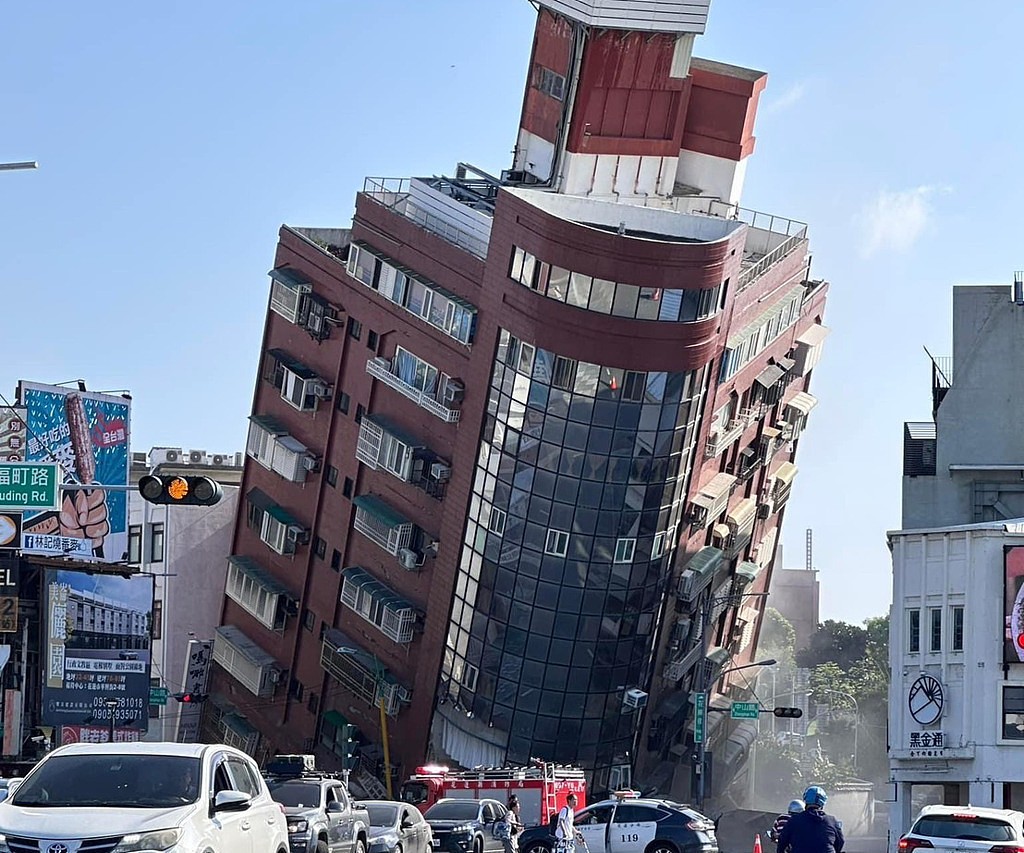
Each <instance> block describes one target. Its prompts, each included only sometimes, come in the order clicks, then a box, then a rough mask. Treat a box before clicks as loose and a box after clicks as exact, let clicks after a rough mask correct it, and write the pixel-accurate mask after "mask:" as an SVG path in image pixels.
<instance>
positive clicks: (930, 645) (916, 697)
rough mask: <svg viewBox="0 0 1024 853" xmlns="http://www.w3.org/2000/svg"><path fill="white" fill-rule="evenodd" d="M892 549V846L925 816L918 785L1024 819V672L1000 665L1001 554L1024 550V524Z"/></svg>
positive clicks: (943, 534) (943, 533) (929, 536)
mask: <svg viewBox="0 0 1024 853" xmlns="http://www.w3.org/2000/svg"><path fill="white" fill-rule="evenodd" d="M889 543H890V546H891V548H892V561H893V575H894V585H893V604H892V611H891V619H890V631H889V638H890V643H891V646H890V650H891V651H890V653H891V660H892V682H891V685H890V689H889V758H890V768H891V772H892V776H893V779H894V781H895V783H896V784H895V803H894V805H893V809H892V814H891V819H890V829H891V831H892V833H894V835H893V837H894V838H896V837H898V836H899V835H902V834H903V833H905V832H906V831H907V830H908V829H909V828H910V824H911V822H912V821H913V819H914V817H915V816H916V815H915V814H913V807H912V795H913V786H914V785H942V786H943V788H944V797H943V799H944V800H945V802H946V804H948V805H968V804H970V805H973V806H989V807H994V808H1015V809H1024V663H1009V664H1006V665H1005V666H1004V663H1003V653H1004V645H1005V641H1006V634H1007V627H1006V620H1005V617H1004V592H1003V590H1004V587H1003V584H1004V577H1005V575H1006V571H1005V569H1004V554H1007V553H1012V551H1007V550H1006V549H1012V548H1022V549H1024V521H1020V520H1017V521H1010V522H985V523H981V524H972V525H963V526H960V527H945V528H940V529H932V530H900V531H896V532H892V533H890V534H889ZM1021 558H1022V559H1024V551H1022V552H1021Z"/></svg>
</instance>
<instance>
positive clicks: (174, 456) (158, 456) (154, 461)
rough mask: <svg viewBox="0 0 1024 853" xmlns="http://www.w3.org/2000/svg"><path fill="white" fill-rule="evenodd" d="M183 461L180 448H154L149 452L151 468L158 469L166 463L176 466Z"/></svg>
mask: <svg viewBox="0 0 1024 853" xmlns="http://www.w3.org/2000/svg"><path fill="white" fill-rule="evenodd" d="M180 461H181V448H180V447H154V448H153V449H152V450H151V451H149V467H150V468H156V466H157V465H163V464H164V463H170V464H174V463H176V462H180Z"/></svg>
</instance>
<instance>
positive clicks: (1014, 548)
mask: <svg viewBox="0 0 1024 853" xmlns="http://www.w3.org/2000/svg"><path fill="white" fill-rule="evenodd" d="M1003 567H1004V569H1005V571H1004V573H1003V582H1004V587H1003V618H1004V624H1005V628H1004V633H1003V662H1004V663H1024V545H1008V546H1007V547H1006V548H1004V549H1003Z"/></svg>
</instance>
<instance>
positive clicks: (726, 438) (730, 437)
mask: <svg viewBox="0 0 1024 853" xmlns="http://www.w3.org/2000/svg"><path fill="white" fill-rule="evenodd" d="M756 415H757V411H756V410H755V409H750V408H748V409H741V410H740V412H739V414H738V415H737V416H736V417H734V418H733V419H732V420H731V421H729V423H728V425H727V426H726V427H725V429H724V430H721V431H719V430H718V429H717V428H716V429H712V431H711V432H710V433H709V434H708V443H707V445H706V446H705V448H704V455H705V456H706V457H707V458H708V459H713V458H714V457H716V456H718V454H720V453H721V452H722V451H723V450H725V449H726V448H727V447H730V446H732V444H733V443H734V442H735V441H736V440H737V439H739V437H740V436H741V435H743V432H744V430H746V428H747V427H748V426H750V424H751V422H752V421H753V420H754V418H755V416H756Z"/></svg>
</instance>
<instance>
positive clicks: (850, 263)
mask: <svg viewBox="0 0 1024 853" xmlns="http://www.w3.org/2000/svg"><path fill="white" fill-rule="evenodd" d="M3 19H4V36H5V38H4V51H3V52H2V53H0V102H2V105H3V116H4V121H3V123H2V124H0V161H11V160H27V159H36V160H38V161H39V163H40V169H39V170H38V171H36V172H8V173H0V287H2V293H3V299H4V302H3V317H4V320H5V322H4V337H3V340H4V344H5V346H4V349H5V354H6V357H5V358H4V360H3V362H0V392H2V393H4V394H9V393H11V392H12V391H13V388H14V385H15V382H16V380H17V379H18V378H28V379H36V380H39V381H48V382H61V381H65V380H71V379H76V378H79V377H82V378H84V379H86V380H87V381H88V383H89V387H90V389H95V390H117V389H124V388H127V389H130V390H131V391H132V393H133V395H134V401H135V402H134V413H133V414H134V418H133V429H134V441H133V445H134V447H135V449H136V450H145V449H148V448H149V447H150V446H153V445H171V446H182V447H186V448H201V449H205V450H208V451H211V452H224V451H234V450H236V449H241V448H242V447H243V445H244V434H245V417H246V416H247V414H248V412H249V408H250V402H251V398H252V389H253V383H254V377H255V369H256V356H257V353H258V350H259V344H260V338H261V334H262V324H263V316H264V312H265V307H266V296H267V288H268V283H267V278H266V271H267V270H268V269H269V268H270V266H271V263H272V261H273V253H274V245H275V242H276V234H277V229H278V228H279V226H280V225H281V223H284V222H287V223H289V224H292V225H316V226H339V227H343V226H345V225H347V223H348V222H349V220H350V218H351V214H352V210H353V205H354V194H355V192H356V191H357V190H358V189H360V188H361V186H362V178H363V177H364V176H365V175H386V176H405V175H409V174H437V173H442V172H449V171H450V170H451V169H452V168H453V167H454V164H455V163H456V162H457V161H458V160H460V159H463V160H468V161H470V162H473V163H475V164H477V165H479V166H482V167H484V168H487V169H489V170H492V171H495V172H497V171H499V170H500V169H501V168H502V167H503V166H506V165H507V164H508V162H509V159H510V150H511V148H512V145H513V142H514V139H515V129H516V124H517V121H518V117H519V108H520V102H521V95H522V87H523V82H524V78H525V70H526V64H527V61H528V58H529V49H530V40H531V34H532V27H533V10H532V8H531V7H530V5H529V4H528V3H527V2H526V0H445V2H440V0H435V2H423V0H346V2H342V3H339V2H303V0H297V2H294V3H289V4H287V5H284V6H282V5H281V4H270V3H242V2H240V0H221V2H218V3H202V4H200V3H196V2H183V3H177V4H173V5H167V4H164V5H163V6H160V7H159V8H157V7H153V6H151V5H146V4H142V5H140V4H135V3H128V2H123V1H122V2H118V0H111V2H106V3H102V4H98V5H97V4H81V3H75V2H70V0H63V2H54V3H48V4H31V3H21V4H14V5H13V6H11V7H10V8H8V9H6V10H5V11H4V15H3ZM1022 29H1024V6H1022V5H1021V4H1019V3H1016V2H1011V0H993V2H990V3H988V4H986V6H985V14H984V15H981V14H972V13H970V12H968V11H965V10H964V7H963V6H962V5H961V6H956V5H955V4H935V3H931V2H929V3H925V2H923V0H902V2H900V3H895V4H894V3H892V2H891V0H890V2H882V0H874V2H873V1H872V0H866V2H860V3H856V4H853V3H847V4H839V3H812V2H809V0H807V2H805V0H782V2H774V3H765V2H764V0H715V2H714V3H713V4H712V8H711V17H710V21H709V25H708V33H707V35H706V36H704V37H702V38H700V39H699V40H698V43H697V51H696V52H697V53H698V55H701V56H706V57H709V58H713V59H717V60H721V61H725V62H733V63H736V64H739V65H746V66H749V67H754V68H758V69H762V70H765V71H767V72H768V73H769V85H768V90H767V91H766V92H765V94H764V96H763V98H762V109H761V113H760V117H759V121H758V126H757V136H758V147H757V151H756V152H755V154H754V155H753V159H752V161H751V163H750V168H749V171H748V178H747V184H746V189H745V192H744V205H745V206H747V207H751V208H755V209H759V210H764V211H768V212H771V213H778V214H782V215H785V216H790V217H793V218H796V219H801V220H805V221H807V222H809V223H810V225H811V242H812V248H813V250H814V267H813V272H814V275H815V276H816V277H818V276H820V277H825V278H828V279H830V280H831V281H832V292H831V296H830V301H829V308H828V316H827V322H828V324H829V325H830V326H831V327H832V328H833V334H832V336H831V338H830V339H829V342H828V344H827V348H826V354H825V357H824V360H823V361H822V363H821V365H820V367H819V368H818V370H817V372H816V378H815V383H814V386H815V387H814V391H815V393H816V394H817V395H818V396H819V399H820V403H819V406H818V408H817V409H816V410H815V412H814V413H813V415H812V418H811V424H810V427H809V429H808V431H807V433H806V434H805V439H804V440H803V442H802V448H801V453H800V459H799V467H800V474H799V475H798V478H797V481H796V486H795V491H794V498H793V500H792V502H791V504H790V509H789V511H788V513H787V520H786V531H785V534H784V537H783V541H784V544H785V552H786V555H787V559H786V562H787V564H790V565H802V564H803V542H804V530H805V529H806V528H807V527H811V528H813V529H814V535H815V557H814V563H815V565H816V567H817V568H818V569H820V570H821V579H822V586H823V589H822V599H823V602H822V603H823V612H824V615H825V616H829V617H835V618H844V619H850V620H856V621H859V620H861V619H863V618H865V617H867V616H870V615H875V614H879V613H882V612H884V611H885V610H886V609H887V607H888V601H889V597H890V580H889V577H890V569H889V566H890V563H889V556H888V551H887V549H886V546H885V538H884V532H885V530H886V529H890V528H894V527H896V526H898V524H899V489H900V464H901V434H902V422H903V421H904V420H907V419H911V420H912V419H926V418H927V417H928V415H929V411H930V402H929V390H928V384H929V373H928V363H927V360H926V358H925V355H924V352H923V350H922V345H927V346H928V347H929V348H930V349H931V350H932V352H934V353H936V354H947V353H948V352H949V351H950V342H949V335H950V332H949V327H950V300H951V292H950V287H951V285H952V284H954V283H969V282H1002V281H1005V282H1010V281H1011V280H1012V273H1013V270H1014V268H1015V267H1016V266H1024V263H1022V259H1021V257H1020V254H1019V252H1020V249H1019V248H1018V247H1019V246H1020V239H1019V231H1018V228H1019V222H1020V213H1019V208H1020V206H1021V199H1022V198H1024V193H1022V191H1021V190H1022V187H1021V183H1022V177H1021V172H1020V170H1019V169H1018V168H1016V165H1017V151H1018V148H1019V140H1020V138H1021V127H1020V124H1021V121H1022V119H1021V113H1020V110H1018V109H1016V104H1017V101H1018V92H1017V89H1016V81H1017V80H1018V78H1019V68H1018V67H1016V65H1015V62H1016V54H1017V52H1018V50H1019V47H1018V44H1017V41H1018V39H1017V34H1018V33H1019V32H1020V31H1021V30H1022Z"/></svg>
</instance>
